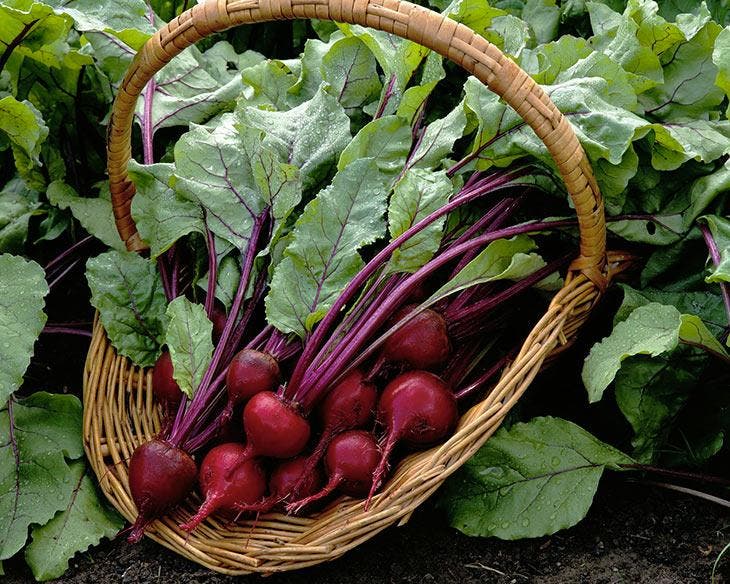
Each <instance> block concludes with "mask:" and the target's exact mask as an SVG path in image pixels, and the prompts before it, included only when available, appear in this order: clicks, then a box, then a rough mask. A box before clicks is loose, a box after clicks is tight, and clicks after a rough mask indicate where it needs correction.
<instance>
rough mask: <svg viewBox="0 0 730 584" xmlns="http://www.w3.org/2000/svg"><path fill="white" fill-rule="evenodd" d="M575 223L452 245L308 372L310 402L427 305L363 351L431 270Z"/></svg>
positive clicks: (528, 226)
mask: <svg viewBox="0 0 730 584" xmlns="http://www.w3.org/2000/svg"><path fill="white" fill-rule="evenodd" d="M575 223H576V221H575V220H573V219H569V220H557V221H542V222H530V223H523V224H521V225H515V226H511V227H507V228H504V229H500V230H497V231H492V232H490V233H485V234H482V235H480V236H478V237H475V238H474V239H472V240H471V241H466V242H464V243H462V244H459V245H456V246H454V247H452V248H449V249H448V250H446V251H445V252H444V253H442V254H441V255H439V256H438V257H437V258H434V259H433V260H431V261H430V262H429V263H427V264H426V265H424V266H422V267H421V268H420V269H419V270H418V271H416V272H415V273H414V274H412V275H411V276H410V277H409V278H407V279H406V280H405V281H404V282H402V283H401V284H400V285H399V286H398V287H397V288H396V289H395V290H394V291H393V292H392V293H391V294H390V296H389V297H388V298H387V299H386V300H385V301H384V302H383V303H382V304H380V305H379V306H378V308H377V310H376V311H375V312H374V313H373V314H372V316H371V317H370V318H369V319H368V321H367V323H365V324H364V325H363V326H362V327H360V328H359V329H358V330H357V334H356V335H355V336H354V337H353V339H352V341H351V342H349V343H347V344H346V345H344V344H340V345H338V346H337V347H335V348H334V349H333V351H332V353H331V355H330V356H329V360H328V362H327V363H326V365H324V366H322V367H320V368H317V369H316V370H311V371H310V372H309V373H310V376H311V378H312V379H313V381H312V383H311V385H309V386H307V387H306V394H307V399H308V403H314V402H316V401H317V398H318V394H319V393H320V392H321V391H322V390H323V388H327V387H328V386H329V385H330V384H331V383H332V382H333V381H334V380H335V379H336V378H337V377H338V376H339V375H340V374H341V372H342V371H343V370H344V369H345V368H348V369H349V368H352V367H356V366H357V365H359V364H360V363H362V362H363V360H365V359H366V358H367V357H368V356H369V355H371V354H372V352H373V351H374V350H375V349H376V348H377V347H379V346H380V345H382V343H383V342H385V340H386V339H387V338H388V337H389V336H390V335H391V334H393V333H394V332H395V331H396V330H398V329H399V328H400V326H403V325H405V324H406V322H408V321H409V320H410V318H412V317H414V316H415V314H416V313H417V312H418V311H419V310H422V309H425V308H428V305H423V304H422V305H421V306H419V309H418V310H414V311H413V312H412V313H411V314H410V315H409V317H408V318H405V319H403V320H402V321H401V322H400V323H399V325H400V326H397V327H392V328H391V329H390V330H389V331H388V332H387V333H385V334H383V335H381V336H380V337H379V338H378V339H377V340H376V341H375V342H374V343H372V344H371V345H369V346H368V348H367V350H365V351H361V347H362V345H363V344H364V343H365V341H366V340H367V339H368V338H369V337H370V336H372V335H373V333H374V332H375V331H377V330H378V329H379V328H380V327H381V326H382V324H383V323H384V322H385V320H386V319H387V318H388V316H389V315H390V314H392V313H393V311H394V310H395V309H397V307H398V306H399V305H400V304H401V303H402V302H403V300H404V299H405V298H407V297H408V296H409V295H410V293H411V292H412V291H413V290H414V289H415V288H416V287H417V286H418V285H420V283H421V282H422V281H423V280H424V279H425V278H426V277H427V276H429V275H430V274H431V273H433V272H434V271H436V270H437V269H439V268H441V267H442V266H443V265H445V264H447V263H448V262H450V261H451V260H453V259H455V258H457V257H459V256H460V255H461V254H463V253H464V252H466V251H469V250H470V249H473V248H475V247H480V246H484V245H486V244H488V243H491V242H492V241H496V240H497V239H502V238H507V237H513V236H515V235H520V234H523V233H530V232H535V231H545V230H548V229H554V228H557V227H566V226H569V225H574V224H575ZM358 352H360V354H359V356H358V357H357V358H355V354H356V353H358ZM300 362H301V361H300ZM310 392H311V393H312V396H311V397H310V395H309V393H310ZM303 394H304V392H303ZM298 397H299V398H300V399H299V400H298V401H301V396H298Z"/></svg>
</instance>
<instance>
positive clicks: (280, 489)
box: [236, 456, 324, 513]
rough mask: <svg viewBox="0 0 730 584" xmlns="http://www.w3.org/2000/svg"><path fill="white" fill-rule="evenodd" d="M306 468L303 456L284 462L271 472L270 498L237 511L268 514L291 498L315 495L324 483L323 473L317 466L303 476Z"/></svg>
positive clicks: (241, 507)
mask: <svg viewBox="0 0 730 584" xmlns="http://www.w3.org/2000/svg"><path fill="white" fill-rule="evenodd" d="M306 466H307V459H306V458H305V457H303V456H298V457H297V458H292V459H291V460H285V461H283V462H282V463H280V464H279V465H278V466H277V467H276V468H275V469H274V470H273V471H272V472H271V477H270V478H269V496H268V497H266V498H265V499H264V500H263V501H261V502H260V503H254V504H253V505H237V506H236V509H237V510H238V511H242V512H254V513H268V512H269V511H271V510H272V509H273V508H274V507H276V506H277V505H279V504H280V503H282V502H284V501H285V500H286V499H287V498H289V497H297V496H300V497H309V496H310V495H313V494H314V493H316V492H317V491H318V490H319V489H320V487H321V486H322V483H323V482H324V481H323V476H322V471H321V470H320V468H319V466H315V467H314V468H312V469H311V470H308V472H307V474H306V475H303V473H304V471H305V470H306ZM300 479H302V480H301V485H299V482H300Z"/></svg>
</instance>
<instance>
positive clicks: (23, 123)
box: [0, 95, 48, 189]
mask: <svg viewBox="0 0 730 584" xmlns="http://www.w3.org/2000/svg"><path fill="white" fill-rule="evenodd" d="M3 134H4V135H5V136H7V139H8V140H9V141H10V147H11V149H12V151H13V158H15V167H16V168H17V170H18V172H19V173H20V175H21V176H22V177H23V178H24V179H25V180H26V182H27V183H28V186H30V187H33V188H39V189H40V188H42V187H43V185H44V182H45V180H44V178H43V176H42V175H40V174H39V173H38V172H36V167H38V166H40V165H41V161H40V153H41V146H42V144H43V142H44V141H45V140H46V138H47V137H48V127H47V126H46V124H45V122H44V121H43V117H42V116H41V113H40V112H39V111H38V110H37V109H36V107H35V106H34V105H33V104H32V103H30V102H29V101H18V100H17V99H15V98H14V97H12V96H10V95H7V96H5V97H3V98H2V99H0V138H1V137H2V135H3Z"/></svg>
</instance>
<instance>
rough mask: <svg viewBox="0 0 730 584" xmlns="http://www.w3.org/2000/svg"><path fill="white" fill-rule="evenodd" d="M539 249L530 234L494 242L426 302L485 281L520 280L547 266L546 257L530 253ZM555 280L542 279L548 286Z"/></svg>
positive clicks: (549, 278)
mask: <svg viewBox="0 0 730 584" xmlns="http://www.w3.org/2000/svg"><path fill="white" fill-rule="evenodd" d="M536 248H537V245H536V244H535V241H534V240H533V239H532V238H531V237H528V236H527V235H516V236H515V237H511V238H509V239H498V240H496V241H493V242H492V243H490V244H489V245H488V246H487V247H486V248H485V249H484V250H483V251H482V252H480V253H479V255H477V256H476V257H475V258H474V259H473V260H471V261H470V262H469V263H468V264H467V265H466V266H464V267H463V268H462V269H461V270H460V271H459V273H458V274H456V275H455V276H453V277H452V278H450V279H449V281H448V282H446V284H444V285H443V286H441V288H439V289H438V290H437V291H436V292H434V294H433V295H432V296H431V297H430V298H429V299H428V300H427V301H426V302H427V303H428V304H433V303H434V302H437V301H439V300H441V299H442V298H445V297H446V296H449V295H450V294H455V293H456V292H459V291H460V290H464V289H466V288H469V287H471V286H476V285H478V284H484V283H486V282H494V281H496V280H521V279H522V278H524V277H526V276H529V275H530V274H532V273H533V272H535V271H537V270H539V269H540V268H542V267H543V266H545V260H543V259H542V258H541V257H540V256H539V255H538V254H536V253H530V252H532V250H534V249H536ZM554 283H555V278H553V277H550V276H549V277H548V278H545V280H543V284H544V285H546V286H548V287H552V285H551V284H554Z"/></svg>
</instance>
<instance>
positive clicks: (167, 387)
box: [152, 351, 183, 406]
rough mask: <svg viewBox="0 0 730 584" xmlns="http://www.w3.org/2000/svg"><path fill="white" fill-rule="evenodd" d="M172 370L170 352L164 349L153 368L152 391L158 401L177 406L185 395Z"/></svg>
mask: <svg viewBox="0 0 730 584" xmlns="http://www.w3.org/2000/svg"><path fill="white" fill-rule="evenodd" d="M172 372H173V369H172V359H171V358H170V353H169V352H168V351H163V353H162V355H160V357H159V358H158V359H157V362H156V363H155V366H154V368H153V369H152V391H153V392H154V394H155V397H156V398H157V399H158V401H160V402H161V403H163V404H165V405H167V406H176V405H177V404H179V403H180V400H181V399H182V396H183V394H182V391H180V387H179V386H178V384H177V381H175V378H174V377H173V376H172Z"/></svg>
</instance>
